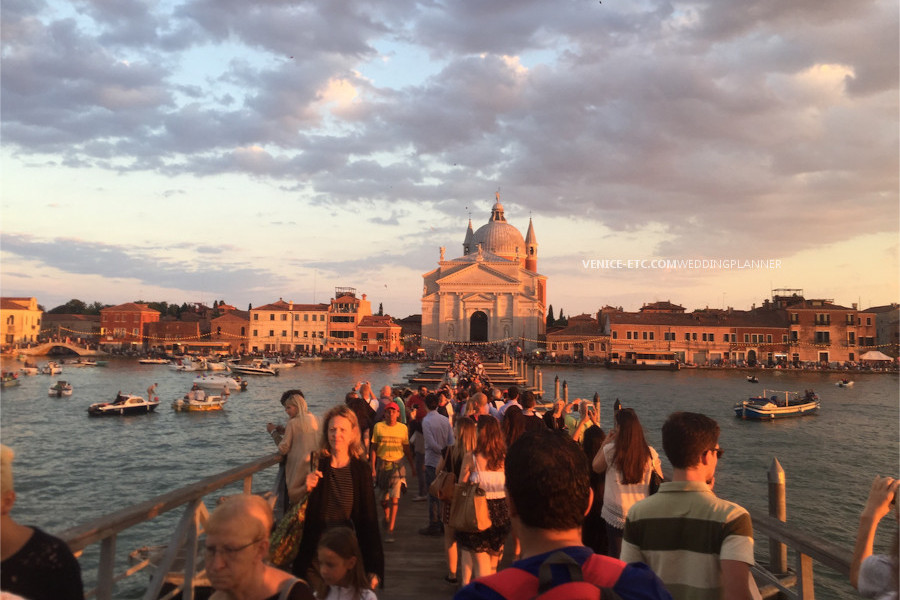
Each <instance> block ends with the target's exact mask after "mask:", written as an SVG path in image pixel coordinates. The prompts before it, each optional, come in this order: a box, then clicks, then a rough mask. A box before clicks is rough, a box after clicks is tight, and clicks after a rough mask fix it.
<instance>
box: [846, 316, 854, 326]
mask: <svg viewBox="0 0 900 600" xmlns="http://www.w3.org/2000/svg"><path fill="white" fill-rule="evenodd" d="M847 325H853V315H851V314H849V313H848V314H847Z"/></svg>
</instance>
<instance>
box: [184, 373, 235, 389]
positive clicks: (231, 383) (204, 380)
mask: <svg viewBox="0 0 900 600" xmlns="http://www.w3.org/2000/svg"><path fill="white" fill-rule="evenodd" d="M194 385H199V386H200V387H202V388H206V389H208V390H226V389H227V390H241V391H243V390H246V389H247V382H246V381H245V380H244V379H241V377H240V375H236V376H234V377H232V376H230V375H198V376H197V377H195V378H194Z"/></svg>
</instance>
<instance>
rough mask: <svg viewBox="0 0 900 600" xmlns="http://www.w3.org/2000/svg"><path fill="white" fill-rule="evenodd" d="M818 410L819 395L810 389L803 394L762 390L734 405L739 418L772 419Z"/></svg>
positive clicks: (813, 412)
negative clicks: (760, 392)
mask: <svg viewBox="0 0 900 600" xmlns="http://www.w3.org/2000/svg"><path fill="white" fill-rule="evenodd" d="M818 411H819V397H818V396H817V395H816V393H815V392H814V391H812V390H806V392H804V394H803V396H801V395H800V393H799V392H779V391H775V390H763V394H762V395H761V396H755V397H752V398H750V399H748V400H743V401H742V402H738V403H737V404H735V405H734V414H735V416H736V417H740V418H741V419H754V420H757V421H772V420H775V419H783V418H787V417H802V416H804V415H812V414H815V413H817V412H818Z"/></svg>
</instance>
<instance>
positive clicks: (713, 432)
mask: <svg viewBox="0 0 900 600" xmlns="http://www.w3.org/2000/svg"><path fill="white" fill-rule="evenodd" d="M718 441H719V424H718V423H716V422H715V420H713V419H711V418H709V417H707V416H706V415H704V414H700V413H694V412H674V413H672V414H671V415H669V418H668V419H666V422H665V423H663V426H662V443H663V450H665V452H666V456H667V457H668V458H669V462H670V463H672V466H673V467H675V468H676V469H688V468H690V467H693V466H696V465H697V464H699V463H700V458H701V457H702V456H703V453H704V452H706V451H708V450H712V449H713V448H715V447H716V443H717V442H718Z"/></svg>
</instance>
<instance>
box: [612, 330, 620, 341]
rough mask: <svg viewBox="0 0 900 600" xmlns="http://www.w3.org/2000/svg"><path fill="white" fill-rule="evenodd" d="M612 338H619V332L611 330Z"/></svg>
mask: <svg viewBox="0 0 900 600" xmlns="http://www.w3.org/2000/svg"><path fill="white" fill-rule="evenodd" d="M612 339H614V340H617V339H619V332H618V331H616V330H613V332H612Z"/></svg>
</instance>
